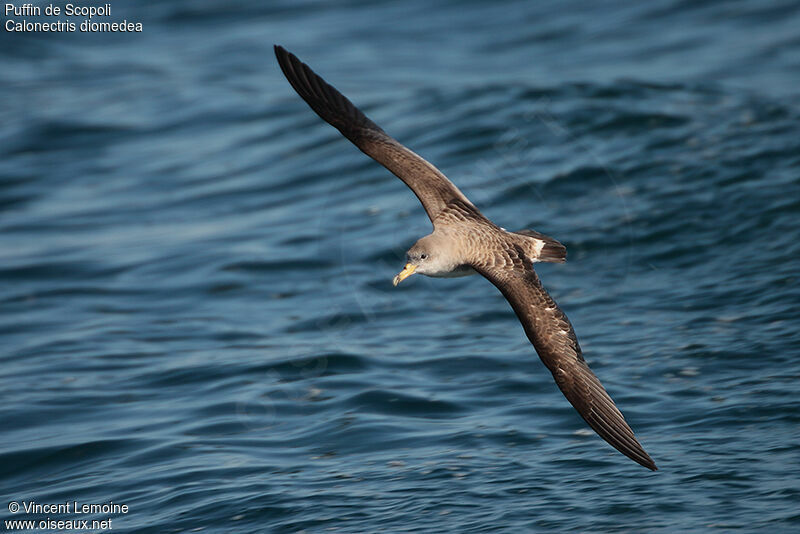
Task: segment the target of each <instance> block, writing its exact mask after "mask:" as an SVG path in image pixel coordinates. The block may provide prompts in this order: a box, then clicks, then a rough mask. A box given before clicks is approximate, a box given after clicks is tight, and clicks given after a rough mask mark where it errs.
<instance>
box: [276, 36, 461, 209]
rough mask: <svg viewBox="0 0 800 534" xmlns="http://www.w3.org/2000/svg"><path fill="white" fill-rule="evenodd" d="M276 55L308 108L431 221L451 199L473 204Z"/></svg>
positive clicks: (290, 57)
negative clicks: (391, 177)
mask: <svg viewBox="0 0 800 534" xmlns="http://www.w3.org/2000/svg"><path fill="white" fill-rule="evenodd" d="M275 55H276V56H277V58H278V64H279V65H280V67H281V70H282V71H283V74H284V75H285V76H286V79H287V80H289V83H290V84H292V87H293V88H294V90H295V91H297V94H299V95H300V96H301V97H302V98H303V100H305V101H306V103H307V104H308V105H309V106H311V109H313V110H314V111H315V112H316V113H317V115H319V116H320V117H322V118H323V119H324V120H325V121H326V122H328V123H329V124H330V125H332V126H334V127H335V128H336V129H337V130H339V131H340V132H341V133H342V135H344V136H345V137H346V138H348V139H349V140H350V141H351V142H352V143H353V144H354V145H356V146H357V147H358V148H359V149H361V151H362V152H364V153H365V154H366V155H368V156H369V157H371V158H372V159H374V160H375V161H377V162H378V163H380V164H381V165H383V166H384V167H386V168H387V169H389V170H390V171H392V173H394V174H395V175H396V176H397V177H398V178H400V179H401V180H403V182H405V184H406V185H407V186H408V187H410V188H411V190H412V191H413V192H414V194H415V195H417V198H418V199H419V201H420V202H421V203H422V207H423V208H425V211H426V212H427V213H428V217H430V219H431V221H433V220H434V219H435V218H436V216H437V215H438V214H439V213H440V212H441V211H442V210H443V209H444V208H445V207H446V206H447V204H448V203H449V202H451V201H453V200H456V199H457V200H460V201H462V202H466V203H467V204H469V205H470V206H471V205H472V204H471V203H470V201H469V200H468V199H467V197H465V196H464V194H463V193H462V192H461V191H459V190H458V188H457V187H456V186H455V185H453V183H452V182H451V181H450V180H448V179H447V177H446V176H445V175H444V174H442V173H441V172H439V170H438V169H437V168H436V167H434V166H433V165H431V164H430V163H428V162H427V161H425V160H424V159H423V158H422V157H420V156H418V155H417V154H415V153H414V152H412V151H411V150H409V149H407V148H406V147H404V146H403V145H401V144H400V143H398V142H397V141H396V140H395V139H393V138H392V137H391V136H389V135H388V134H387V133H386V132H384V131H383V130H382V129H381V128H380V126H378V125H377V124H375V123H374V122H372V121H371V120H370V119H369V118H367V116H366V115H364V113H362V112H361V110H360V109H358V108H357V107H356V106H354V105H353V103H352V102H350V101H349V100H348V99H347V98H346V97H345V96H344V95H342V94H341V93H340V92H339V91H337V90H336V88H334V87H333V86H331V85H329V84H328V83H326V82H325V80H323V79H322V78H321V77H320V76H318V75H317V74H316V73H315V72H314V71H313V70H311V68H310V67H309V66H308V65H306V64H305V63H303V62H302V61H300V60H299V59H297V57H296V56H295V55H294V54H292V53H291V52H288V51H286V50H285V49H284V48H283V47H281V46H278V45H276V46H275Z"/></svg>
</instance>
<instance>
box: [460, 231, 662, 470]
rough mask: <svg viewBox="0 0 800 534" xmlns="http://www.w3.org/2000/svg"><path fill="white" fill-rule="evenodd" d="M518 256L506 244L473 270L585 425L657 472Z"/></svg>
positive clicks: (526, 263)
mask: <svg viewBox="0 0 800 534" xmlns="http://www.w3.org/2000/svg"><path fill="white" fill-rule="evenodd" d="M521 252H522V251H517V250H515V249H514V247H513V245H508V246H507V250H504V251H503V253H499V254H498V255H497V257H495V258H494V263H491V264H485V265H473V267H474V268H475V270H477V271H478V272H479V273H480V274H482V275H483V276H484V277H486V278H487V279H488V280H489V281H490V282H492V284H494V285H495V286H496V287H497V288H498V289H499V290H500V292H501V293H503V296H505V298H506V300H508V302H509V303H510V304H511V307H512V308H513V309H514V311H515V312H516V314H517V317H518V318H519V320H520V322H521V323H522V326H523V328H524V329H525V333H526V334H527V336H528V339H530V341H531V343H532V344H533V346H534V348H535V349H536V352H537V353H538V354H539V357H540V358H541V359H542V361H543V362H544V364H545V365H546V366H547V368H548V369H550V372H552V373H553V377H554V378H555V380H556V384H558V387H559V388H560V389H561V391H562V392H563V393H564V396H565V397H567V400H569V402H570V403H571V404H572V406H574V407H575V409H576V410H577V411H578V413H579V414H580V415H581V417H583V418H584V419H585V420H586V422H587V423H589V426H591V427H592V428H593V429H594V431H595V432H597V433H598V434H599V435H600V437H601V438H603V439H604V440H606V441H607V442H608V443H610V444H611V445H612V446H613V447H614V448H615V449H617V450H618V451H619V452H621V453H622V454H624V455H625V456H627V457H628V458H630V459H631V460H633V461H635V462H637V463H639V464H641V465H643V466H644V467H647V468H648V469H652V470H656V464H655V463H654V462H653V460H652V459H651V458H650V456H648V455H647V453H646V452H645V451H644V449H643V448H642V446H641V445H640V444H639V442H638V441H637V440H636V438H635V437H634V435H633V431H632V430H631V428H630V426H628V423H627V422H626V421H625V418H624V417H623V416H622V414H621V413H620V411H619V410H618V409H617V407H616V406H615V405H614V401H612V400H611V397H610V396H609V395H608V393H607V392H606V390H605V388H603V385H602V384H601V383H600V380H598V378H597V377H596V376H595V374H594V373H593V372H592V370H591V369H589V366H588V365H587V364H586V362H585V361H584V359H583V356H582V355H581V348H580V345H579V344H578V340H577V338H576V337H575V332H574V331H573V329H572V324H570V322H569V319H568V318H567V316H566V315H565V314H564V312H563V311H561V308H559V307H558V305H557V304H556V303H555V301H554V300H553V299H552V297H550V295H549V294H548V293H547V291H545V289H544V287H542V283H541V282H540V281H539V277H538V276H537V275H536V272H535V271H534V270H533V267H532V265H531V263H530V262H529V261H528V260H526V259H525V258H524V256H523V255H522V254H521Z"/></svg>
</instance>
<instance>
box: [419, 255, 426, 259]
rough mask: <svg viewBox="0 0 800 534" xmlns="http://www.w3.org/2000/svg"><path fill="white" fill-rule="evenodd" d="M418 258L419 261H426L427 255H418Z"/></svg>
mask: <svg viewBox="0 0 800 534" xmlns="http://www.w3.org/2000/svg"><path fill="white" fill-rule="evenodd" d="M419 258H420V259H421V260H427V259H428V255H427V254H420V255H419Z"/></svg>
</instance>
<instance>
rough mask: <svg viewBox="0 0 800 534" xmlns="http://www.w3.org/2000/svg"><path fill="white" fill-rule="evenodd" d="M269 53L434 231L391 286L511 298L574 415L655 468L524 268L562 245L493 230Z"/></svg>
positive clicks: (303, 70) (434, 177) (297, 67)
mask: <svg viewBox="0 0 800 534" xmlns="http://www.w3.org/2000/svg"><path fill="white" fill-rule="evenodd" d="M275 55H276V56H277V58H278V64H279V65H280V67H281V70H282V71H283V74H284V75H285V76H286V79H288V80H289V83H290V84H291V85H292V87H293V88H294V90H295V91H297V94H299V95H300V96H301V97H302V98H303V100H305V101H306V103H307V104H308V105H309V106H311V109H313V110H314V111H315V112H316V113H317V115H319V116H320V117H322V119H323V120H325V121H326V122H328V123H329V124H330V125H332V126H334V127H335V128H336V129H337V130H339V131H340V132H341V133H342V135H344V136H345V137H346V138H347V139H349V140H350V141H351V142H352V143H353V144H354V145H356V146H357V147H358V148H359V149H360V150H361V151H362V152H364V153H365V154H366V155H368V156H369V157H371V158H372V159H374V160H375V161H377V162H378V163H380V164H381V165H383V166H384V167H386V168H387V169H389V170H390V171H391V172H392V173H393V174H394V175H395V176H397V177H398V178H400V179H401V180H402V181H403V182H405V184H406V185H407V186H408V187H409V188H410V189H411V190H412V191H413V192H414V194H415V195H416V196H417V198H418V199H419V201H420V202H421V203H422V207H423V208H425V211H426V212H427V214H428V217H430V220H431V222H432V223H433V232H432V233H430V234H429V235H427V236H425V237H423V238H421V239H420V240H419V241H417V242H416V243H414V245H413V246H412V247H411V248H410V249H409V250H408V252H407V254H406V258H407V263H406V266H405V267H404V268H403V270H402V271H400V273H399V274H398V275H397V276H395V277H394V285H395V286H396V285H397V284H399V283H400V282H402V281H403V280H405V279H406V278H408V277H409V276H411V275H412V274H414V273H419V274H424V275H427V276H433V277H441V278H444V277H448V278H449V277H456V276H466V275H470V274H475V273H478V274H481V275H483V276H484V277H485V278H487V279H488V280H489V281H490V282H491V283H492V284H494V285H495V287H497V289H499V290H500V292H501V293H502V294H503V296H504V297H505V298H506V300H508V302H509V303H510V304H511V307H512V308H513V309H514V312H516V314H517V317H518V318H519V321H520V322H521V323H522V327H523V328H524V330H525V334H527V336H528V339H529V340H530V342H531V343H532V344H533V346H534V348H535V349H536V352H537V353H538V354H539V357H540V358H541V359H542V362H544V364H545V366H547V368H548V369H549V370H550V372H551V373H553V378H555V381H556V384H557V385H558V387H559V388H560V389H561V391H562V392H563V393H564V396H565V397H567V400H568V401H569V402H570V403H571V404H572V406H573V407H574V408H575V409H576V410H577V411H578V413H579V414H580V415H581V417H583V419H584V420H585V421H586V422H587V423H589V426H590V427H592V429H594V431H595V432H597V434H599V435H600V437H601V438H603V439H604V440H606V441H607V442H608V443H609V444H611V446H613V447H614V448H615V449H617V450H618V451H619V452H621V453H622V454H624V455H625V456H627V457H628V458H630V459H631V460H633V461H634V462H637V463H639V464H641V465H643V466H644V467H647V468H648V469H652V470H654V471H655V470H656V469H657V468H656V464H655V463H654V462H653V460H652V459H651V458H650V456H648V454H647V453H646V452H645V450H644V448H642V446H641V445H640V444H639V442H638V441H637V440H636V438H635V437H634V435H633V431H632V430H631V428H630V426H628V423H627V422H625V418H624V417H623V416H622V414H621V413H620V411H619V410H618V409H617V407H616V405H614V401H612V400H611V397H610V396H609V395H608V393H607V392H606V390H605V389H604V388H603V385H602V384H601V383H600V380H598V378H597V377H596V376H595V374H594V373H593V372H592V370H591V369H589V366H588V365H587V364H586V361H585V360H584V359H583V356H582V354H581V347H580V345H579V344H578V339H577V338H576V337H575V331H574V330H573V329H572V324H571V323H570V322H569V319H568V318H567V316H566V315H565V314H564V312H563V311H561V308H559V307H558V304H556V303H555V301H554V300H553V299H552V297H550V295H549V294H548V293H547V291H545V289H544V287H542V283H541V282H540V281H539V277H538V276H537V275H536V271H534V270H533V264H534V263H535V262H538V261H544V262H552V263H563V262H564V261H566V255H567V251H566V248H565V247H564V245H562V244H561V243H559V242H558V241H556V240H555V239H553V238H552V237H548V236H546V235H544V234H540V233H538V232H534V231H533V230H522V231H519V232H508V231H506V230H505V229H503V228H501V227H499V226H497V225H496V224H494V223H493V222H492V221H490V220H489V219H488V218H486V217H485V216H484V215H483V214H482V213H481V212H480V211H478V208H476V207H475V206H474V205H473V204H472V202H470V201H469V199H467V197H466V196H464V194H463V193H462V192H461V191H459V189H458V188H457V187H456V186H455V185H454V184H453V183H452V182H451V181H450V180H448V179H447V177H446V176H445V175H444V174H442V173H441V172H439V170H438V169H437V168H436V167H434V166H433V165H431V164H430V163H428V162H427V161H425V160H424V159H423V158H421V157H420V156H418V155H417V154H415V153H414V152H412V151H411V150H409V149H408V148H406V147H405V146H403V145H401V144H400V143H399V142H397V141H396V140H395V139H394V138H392V137H391V136H389V135H388V134H387V133H386V132H384V131H383V130H382V129H381V128H380V127H379V126H378V125H377V124H375V123H374V122H372V121H371V120H370V119H368V118H367V116H366V115H364V113H362V112H361V110H360V109H358V108H357V107H356V106H354V105H353V104H352V102H350V100H348V99H347V98H346V97H345V96H344V95H342V94H341V93H340V92H339V91H337V90H336V89H335V88H334V87H332V86H331V85H329V84H328V83H327V82H325V80H323V79H322V78H321V77H320V76H319V75H317V74H316V73H315V72H314V71H313V70H311V68H309V66H308V65H306V64H305V63H303V62H301V61H300V60H299V59H297V57H296V56H295V55H294V54H292V53H290V52H288V51H286V50H285V49H284V48H283V47H281V46H278V45H276V46H275Z"/></svg>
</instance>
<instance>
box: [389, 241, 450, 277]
mask: <svg viewBox="0 0 800 534" xmlns="http://www.w3.org/2000/svg"><path fill="white" fill-rule="evenodd" d="M445 250H447V243H446V242H445V240H443V239H442V238H441V236H438V235H434V234H430V235H426V236H425V237H423V238H422V239H420V240H419V241H417V242H416V243H414V246H412V247H411V248H410V249H408V252H406V266H405V267H403V270H402V271H400V272H399V273H398V274H397V276H395V277H394V280H393V281H392V283H393V284H394V285H395V286H396V285H397V284H399V283H400V282H402V281H403V280H405V279H406V278H408V277H409V276H411V275H412V274H415V273H419V274H425V275H428V276H436V275H437V274H441V273H446V272H449V271H451V270H452V269H453V266H452V265H451V263H452V262H451V261H448V258H447V254H444V253H443V251H445Z"/></svg>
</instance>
